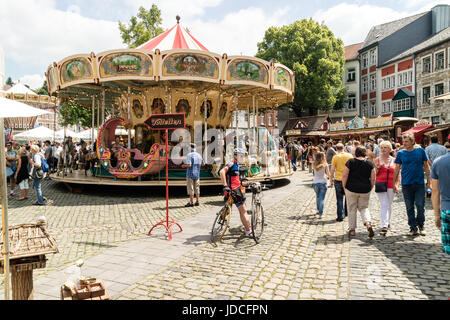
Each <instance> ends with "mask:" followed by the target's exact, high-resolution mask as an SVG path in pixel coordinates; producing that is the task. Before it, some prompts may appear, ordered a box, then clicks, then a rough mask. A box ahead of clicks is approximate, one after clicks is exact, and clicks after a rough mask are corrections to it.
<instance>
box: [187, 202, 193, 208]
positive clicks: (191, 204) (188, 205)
mask: <svg viewBox="0 0 450 320" xmlns="http://www.w3.org/2000/svg"><path fill="white" fill-rule="evenodd" d="M193 206H194V204H193V203H190V202H188V203H187V204H186V205H185V207H186V208H188V207H193Z"/></svg>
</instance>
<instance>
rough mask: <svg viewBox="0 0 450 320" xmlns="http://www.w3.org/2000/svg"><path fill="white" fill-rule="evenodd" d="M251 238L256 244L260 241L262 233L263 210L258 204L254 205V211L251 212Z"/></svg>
mask: <svg viewBox="0 0 450 320" xmlns="http://www.w3.org/2000/svg"><path fill="white" fill-rule="evenodd" d="M251 224H252V231H253V232H252V236H253V240H255V242H256V243H259V242H260V241H261V238H262V235H263V231H264V209H263V207H262V205H261V204H260V203H257V204H255V208H254V211H253V212H252V219H251Z"/></svg>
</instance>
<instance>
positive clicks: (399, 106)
mask: <svg viewBox="0 0 450 320" xmlns="http://www.w3.org/2000/svg"><path fill="white" fill-rule="evenodd" d="M393 104H394V108H393V109H394V110H393V111H394V112H395V111H402V110H409V109H410V106H411V101H410V99H409V98H406V99H401V100H397V101H393Z"/></svg>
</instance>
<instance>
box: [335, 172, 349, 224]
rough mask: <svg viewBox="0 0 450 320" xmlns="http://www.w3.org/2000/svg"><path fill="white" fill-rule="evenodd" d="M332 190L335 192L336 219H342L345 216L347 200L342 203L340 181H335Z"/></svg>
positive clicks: (343, 194)
mask: <svg viewBox="0 0 450 320" xmlns="http://www.w3.org/2000/svg"><path fill="white" fill-rule="evenodd" d="M334 188H335V190H336V201H337V203H336V209H337V210H336V211H337V217H338V219H344V217H345V216H346V215H347V200H345V202H344V197H345V191H344V187H343V186H342V181H338V180H335V181H334Z"/></svg>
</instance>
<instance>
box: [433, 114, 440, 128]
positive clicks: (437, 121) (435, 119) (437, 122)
mask: <svg viewBox="0 0 450 320" xmlns="http://www.w3.org/2000/svg"><path fill="white" fill-rule="evenodd" d="M431 124H432V125H433V126H435V125H437V124H439V116H436V117H431Z"/></svg>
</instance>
